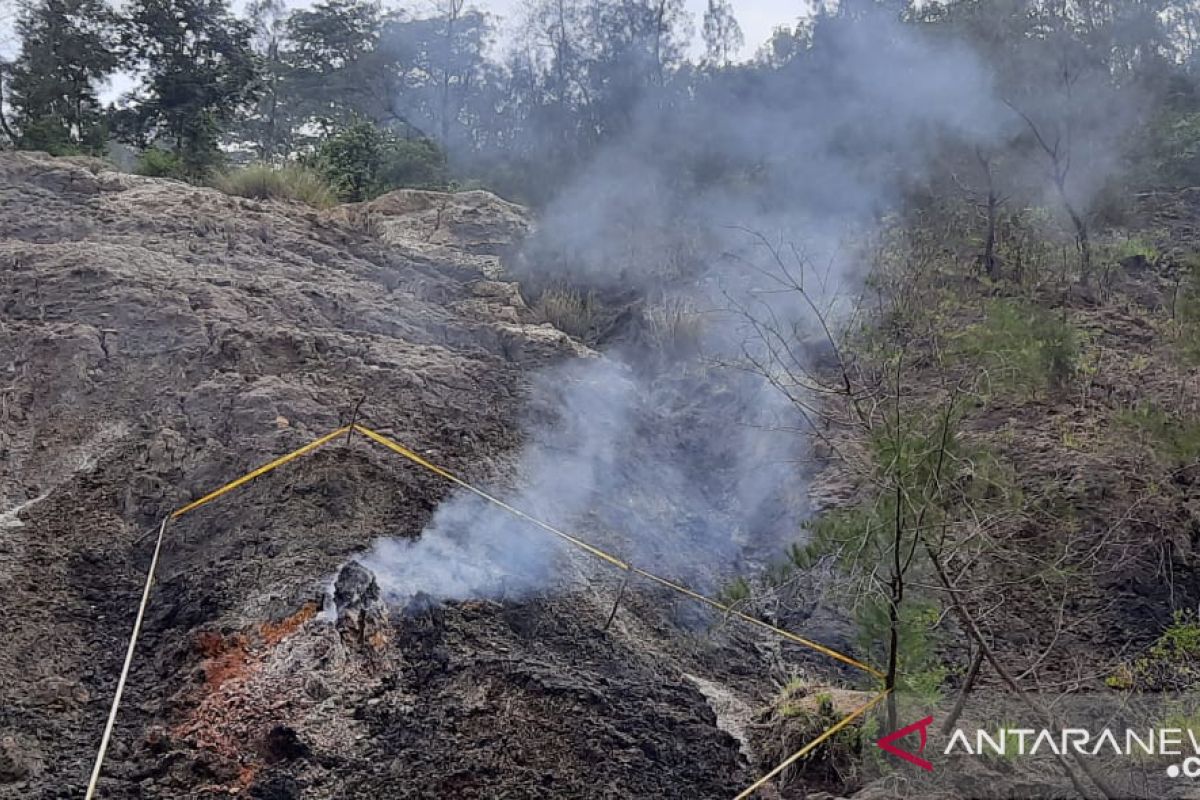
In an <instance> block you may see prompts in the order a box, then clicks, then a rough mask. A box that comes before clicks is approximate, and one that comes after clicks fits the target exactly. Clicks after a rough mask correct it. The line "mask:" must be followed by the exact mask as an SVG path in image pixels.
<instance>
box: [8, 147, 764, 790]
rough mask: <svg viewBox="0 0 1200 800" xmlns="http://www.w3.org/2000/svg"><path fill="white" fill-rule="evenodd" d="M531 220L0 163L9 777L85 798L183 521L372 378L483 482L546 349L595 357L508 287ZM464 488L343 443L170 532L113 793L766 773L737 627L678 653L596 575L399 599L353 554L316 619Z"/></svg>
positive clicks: (403, 432)
mask: <svg viewBox="0 0 1200 800" xmlns="http://www.w3.org/2000/svg"><path fill="white" fill-rule="evenodd" d="M527 224H528V221H527V219H526V216H525V214H524V212H523V211H522V210H521V209H520V208H518V207H515V206H511V205H509V204H507V203H503V202H502V201H499V200H498V199H497V198H495V197H492V196H490V195H487V194H485V193H468V194H466V195H463V196H452V195H432V194H429V193H397V194H394V195H389V196H385V197H384V198H381V199H380V200H378V201H375V202H374V203H372V204H369V205H368V206H360V207H350V208H342V209H338V210H335V211H332V212H328V213H322V212H315V211H312V210H308V209H306V208H303V207H299V206H290V205H285V204H277V203H260V202H254V201H249V200H243V199H238V198H233V197H229V196H226V195H224V194H221V193H219V192H216V191H214V190H209V189H203V188H196V187H192V186H187V185H184V184H180V183H175V182H171V181H163V180H154V179H147V178H139V177H134V176H130V175H125V174H118V173H116V172H112V171H107V170H106V168H104V166H103V165H101V164H99V163H92V162H86V161H74V160H65V159H50V158H47V157H44V156H37V155H30V154H4V155H3V156H0V373H2V375H0V591H2V592H3V596H4V597H5V599H6V601H7V604H8V612H7V614H6V615H5V616H6V619H7V623H6V625H5V627H4V633H5V635H4V636H3V638H2V640H0V797H4V798H39V797H40V798H50V797H64V798H65V797H79V796H81V794H82V789H83V785H84V783H85V782H86V779H87V776H88V772H89V770H90V766H91V759H92V758H93V756H94V752H95V747H96V745H97V743H98V741H99V738H100V734H101V731H102V729H103V722H104V718H105V714H106V712H107V708H108V703H109V701H110V698H111V696H112V692H113V690H114V686H115V681H116V677H117V674H118V671H119V668H120V664H121V660H122V657H123V654H124V648H125V643H126V641H127V636H128V632H129V629H130V627H131V624H132V620H133V616H134V612H135V608H136V605H137V600H138V597H139V595H140V592H141V586H142V581H143V578H144V575H145V570H146V568H147V565H148V563H149V557H150V553H151V549H152V546H153V537H152V536H147V535H146V531H147V529H149V528H151V527H152V526H154V525H155V523H156V521H157V520H159V519H160V518H161V517H162V516H163V515H164V514H165V513H167V512H169V511H170V510H172V509H173V508H176V507H178V506H180V505H181V504H183V503H184V502H186V501H188V500H189V499H191V498H194V497H196V496H199V495H200V494H202V493H203V492H204V491H206V490H209V489H211V488H213V487H216V486H219V485H220V484H222V483H224V482H225V481H227V480H229V479H231V478H232V477H234V476H236V475H239V474H241V473H243V472H245V471H246V470H247V469H249V468H251V467H252V466H254V465H257V464H259V463H262V462H264V461H266V460H269V459H270V458H271V457H273V456H275V455H278V454H281V453H284V452H287V451H289V450H291V449H293V448H295V447H297V446H299V445H300V444H302V443H304V442H306V441H308V440H310V439H312V438H314V437H316V436H317V435H319V434H321V433H323V432H325V431H328V430H330V429H333V428H335V427H337V426H338V425H339V423H344V422H345V421H346V420H347V418H348V417H349V415H350V413H351V409H352V407H353V406H354V404H355V402H356V401H357V399H358V398H360V397H365V398H366V400H365V403H364V404H363V406H362V414H363V418H364V419H365V421H366V422H367V423H368V424H371V425H373V426H375V427H376V428H378V429H380V430H382V431H384V432H390V433H392V434H394V435H396V436H397V437H399V438H401V439H402V440H404V441H406V442H409V443H411V444H413V445H414V446H416V447H419V448H421V449H422V450H423V451H426V452H430V453H433V454H435V455H436V457H437V458H438V459H439V460H440V461H441V462H442V463H444V464H445V465H446V466H448V467H449V468H451V469H454V470H456V471H458V472H460V473H462V474H464V475H467V476H471V477H474V478H479V479H483V480H494V479H496V478H497V472H498V470H497V464H499V463H501V462H502V461H503V460H504V459H505V458H506V457H507V456H508V454H510V453H512V451H513V448H514V446H515V445H517V444H518V440H519V429H520V428H519V425H517V424H516V420H517V417H518V416H519V408H520V405H521V399H522V398H523V396H524V393H525V392H526V378H527V376H528V375H529V373H530V372H531V370H533V369H534V368H536V367H539V366H541V365H544V364H548V363H552V362H554V361H556V360H561V359H564V358H567V357H570V356H573V355H578V354H580V353H583V352H584V351H583V348H582V346H580V345H578V344H577V343H575V342H573V341H572V340H571V339H569V338H568V337H567V336H565V335H564V334H562V333H560V332H559V331H557V330H555V329H553V328H551V327H549V326H548V325H544V324H536V323H535V322H534V321H533V318H532V315H531V313H530V312H529V311H528V309H527V308H526V307H525V306H524V303H523V302H522V301H521V297H520V294H519V293H518V292H517V291H516V287H515V285H513V284H508V283H504V282H501V281H498V280H496V279H495V278H496V276H497V274H498V272H497V268H498V265H499V263H500V258H501V257H502V255H503V253H504V252H505V249H506V248H507V247H509V246H511V245H512V244H513V242H514V241H515V239H516V238H518V237H519V236H520V235H521V233H522V232H523V230H524V228H525V227H526V226H527ZM446 492H447V487H446V486H445V485H443V484H442V483H440V482H439V481H438V480H437V479H436V478H434V477H433V476H430V475H427V474H422V473H419V472H417V471H415V470H414V469H412V468H411V467H410V466H408V465H406V464H404V463H401V462H399V460H398V459H396V458H394V457H393V456H390V455H389V454H387V453H386V452H382V451H380V450H379V449H378V448H371V447H369V446H367V444H366V443H364V442H362V441H355V442H350V443H349V444H348V445H342V444H339V445H336V446H333V447H329V448H326V449H325V450H323V451H320V452H318V453H317V454H315V455H313V456H311V457H309V458H306V459H304V460H303V461H301V462H298V463H296V464H294V465H292V466H290V467H289V468H287V469H286V470H281V471H279V472H277V473H274V474H273V475H271V476H270V477H267V478H264V479H261V480H259V481H257V482H255V483H253V484H252V485H250V486H248V487H247V488H245V489H243V490H242V491H240V492H238V493H237V494H236V496H231V497H229V498H227V499H225V500H222V501H221V502H219V503H216V504H213V505H212V506H210V507H208V508H206V509H205V510H204V511H203V512H201V513H197V514H194V515H190V516H188V517H186V518H184V519H183V520H182V521H181V522H180V524H178V525H176V526H173V527H172V528H171V529H170V532H169V535H168V539H167V543H166V545H165V549H164V555H163V560H162V563H161V564H160V565H159V580H158V583H157V585H156V588H155V591H154V594H153V596H152V598H151V603H150V607H149V611H148V616H147V621H146V625H145V628H144V630H143V635H142V639H141V643H140V647H139V651H138V654H137V657H136V659H135V661H134V667H133V671H132V674H131V679H130V684H129V687H128V690H127V693H126V697H125V703H124V706H123V709H122V713H121V716H120V718H119V722H118V726H117V730H116V733H115V736H114V743H113V746H112V748H111V749H110V751H109V756H108V761H107V764H106V768H105V772H104V779H103V781H102V784H101V787H102V791H101V794H102V796H104V797H113V798H117V797H127V798H134V797H137V798H157V797H185V796H186V797H201V796H203V797H208V796H232V795H240V796H251V797H260V798H275V799H276V800H278V799H280V798H298V797H305V798H333V797H366V796H380V797H397V798H399V797H435V796H436V797H455V798H466V797H504V796H510V797H566V796H570V797H609V796H693V797H726V796H731V795H732V794H733V793H735V792H736V790H737V789H738V788H739V787H741V786H744V785H745V784H746V783H748V782H749V780H751V779H752V778H753V773H754V771H755V769H756V768H757V767H754V766H751V765H750V762H749V761H748V760H747V758H746V753H745V752H744V748H745V742H744V741H743V742H739V741H738V740H737V739H736V738H735V737H734V736H731V735H730V733H729V732H728V731H730V730H732V731H734V732H735V733H736V732H737V727H736V725H735V724H733V723H731V722H730V719H731V717H730V715H729V713H728V712H729V709H730V708H731V707H732V708H736V707H737V702H738V701H737V700H736V698H733V697H731V696H729V695H728V694H727V693H725V692H724V691H723V690H722V689H721V688H720V684H721V683H722V682H723V681H725V680H726V679H730V680H732V678H730V676H734V677H736V676H738V675H739V674H740V676H741V677H740V678H739V680H740V681H741V683H742V684H743V687H742V688H743V690H744V691H746V692H753V691H755V690H754V689H753V681H751V680H750V679H748V678H747V677H746V676H747V675H752V674H757V673H756V670H754V669H751V668H750V667H749V666H747V662H748V660H750V659H752V658H755V657H756V656H754V655H743V654H744V653H746V652H747V651H748V650H749V651H751V652H752V651H753V648H752V647H750V643H748V642H746V641H742V640H740V639H738V638H737V637H739V636H740V634H736V633H733V632H731V633H728V634H725V635H722V636H718V637H715V638H709V639H706V640H705V643H704V644H702V645H701V644H698V643H697V644H694V645H693V644H688V643H687V642H686V641H685V642H683V643H680V641H679V640H678V639H677V638H674V637H671V636H668V635H666V633H665V632H664V629H663V628H662V627H661V626H662V625H666V624H667V623H666V622H663V621H662V620H660V619H659V618H658V617H657V616H655V615H654V614H652V613H650V612H647V613H645V614H642V615H639V616H636V617H633V616H631V617H629V618H628V619H626V618H624V617H619V618H618V621H617V624H616V625H614V626H613V627H612V628H611V630H608V631H605V630H602V625H603V623H604V619H605V616H606V613H607V606H608V603H610V602H611V594H610V595H605V596H603V597H602V596H601V595H599V594H597V595H593V594H591V593H580V592H574V593H567V594H564V595H560V596H556V597H555V598H553V599H542V600H535V601H528V602H524V603H507V604H497V603H464V604H451V605H449V606H447V607H444V608H442V609H439V610H426V611H423V612H421V613H419V614H410V615H407V616H400V615H394V616H392V617H391V618H389V614H388V612H387V611H386V610H384V609H382V608H381V607H380V606H379V604H378V599H377V597H376V596H375V590H374V587H373V586H372V585H371V582H370V577H369V576H357V577H358V578H361V581H360V582H358V583H356V582H355V580H356V576H355V575H354V574H349V575H348V577H346V579H345V580H344V581H343V582H342V584H339V586H338V587H337V593H338V596H339V598H340V602H341V604H342V606H343V607H342V608H341V609H340V611H341V613H340V619H339V620H338V621H337V623H336V624H331V623H330V621H328V620H326V619H323V618H321V617H320V616H319V615H318V614H317V611H318V606H319V603H320V600H321V598H322V596H323V594H324V592H325V591H326V588H327V586H328V583H329V581H330V580H331V578H332V576H333V575H335V574H336V571H337V569H338V567H339V566H340V565H342V564H344V563H346V562H347V560H348V559H349V558H350V557H351V556H352V555H353V554H354V553H356V552H358V551H360V550H362V549H363V548H365V547H366V546H367V545H368V544H369V543H370V542H371V541H372V540H373V539H375V538H377V537H379V536H381V535H400V536H415V535H417V534H418V533H419V532H420V530H421V528H422V526H423V525H424V523H425V521H426V520H427V519H428V517H429V515H430V513H431V511H432V509H433V508H434V506H435V505H436V504H437V502H438V501H439V499H441V498H442V497H443V496H444V495H445V494H446ZM352 572H353V571H351V573H352ZM343 584H344V585H343ZM631 604H632V605H633V606H635V607H636V606H638V605H643V606H646V607H647V608H649V607H651V606H653V605H654V604H653V603H650V602H647V599H646V597H645V596H643V595H641V594H635V596H634V597H633V598H632V600H631ZM648 643H654V644H648ZM685 657H686V658H687V659H691V662H690V663H693V664H694V671H695V674H694V675H691V677H692V678H693V679H692V680H688V679H686V678H685V677H684V672H683V669H682V667H680V666H679V664H682V663H683V661H676V660H672V659H684V658H685ZM689 674H690V673H689ZM702 674H707V675H708V677H707V678H702V677H700V676H701V675H702ZM714 709H718V710H720V711H721V713H722V715H723V716H722V717H721V718H720V719H719V718H718V714H717V712H716V711H714ZM733 716H735V717H736V714H734V715H733Z"/></svg>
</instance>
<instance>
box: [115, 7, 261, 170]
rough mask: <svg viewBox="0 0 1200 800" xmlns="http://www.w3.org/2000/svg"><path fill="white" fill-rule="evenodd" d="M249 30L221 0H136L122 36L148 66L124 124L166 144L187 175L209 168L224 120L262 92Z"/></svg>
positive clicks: (142, 139) (131, 53)
mask: <svg viewBox="0 0 1200 800" xmlns="http://www.w3.org/2000/svg"><path fill="white" fill-rule="evenodd" d="M250 34H251V31H250V26H249V25H248V24H247V23H246V22H244V21H242V20H239V19H236V18H234V17H233V15H232V14H231V13H230V11H229V7H228V6H227V5H226V4H225V3H224V2H223V0H136V2H135V3H134V5H133V6H132V8H131V9H130V15H129V18H128V19H127V20H126V22H125V27H124V33H123V39H124V47H125V52H126V54H127V56H128V57H129V58H131V59H134V60H135V61H136V62H137V63H138V64H140V65H142V66H143V67H144V68H145V73H144V75H143V77H142V83H141V86H140V87H139V88H138V89H137V90H136V91H135V92H134V93H133V94H132V96H131V97H130V98H129V99H130V106H129V109H128V110H127V113H126V114H125V115H123V118H122V121H123V122H124V127H125V129H126V132H127V133H129V134H131V135H132V138H133V139H134V140H135V141H136V142H138V143H139V144H141V145H143V146H144V145H148V144H152V143H162V144H163V145H165V146H166V147H167V148H169V149H170V150H171V151H172V152H173V153H174V154H175V155H176V156H177V157H178V158H179V160H180V162H181V163H182V165H183V168H184V170H185V172H186V173H188V174H189V175H192V176H201V175H204V174H206V173H207V172H208V171H210V170H211V169H212V168H213V166H214V165H216V164H217V163H219V161H220V151H219V149H218V138H219V135H220V132H221V126H222V125H223V124H225V123H228V122H230V121H232V120H233V119H235V118H236V117H237V116H238V115H239V114H240V113H241V112H242V111H243V110H244V109H245V108H246V107H247V106H248V104H250V103H251V102H253V101H254V99H255V98H256V97H257V95H258V92H259V84H258V77H259V76H258V60H257V58H256V57H255V56H254V53H253V52H252V50H251V48H250Z"/></svg>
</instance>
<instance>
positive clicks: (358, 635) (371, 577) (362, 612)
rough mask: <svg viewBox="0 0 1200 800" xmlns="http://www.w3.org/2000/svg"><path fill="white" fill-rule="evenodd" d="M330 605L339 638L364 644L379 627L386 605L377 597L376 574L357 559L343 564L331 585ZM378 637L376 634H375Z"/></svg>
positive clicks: (384, 618) (385, 617)
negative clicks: (331, 601)
mask: <svg viewBox="0 0 1200 800" xmlns="http://www.w3.org/2000/svg"><path fill="white" fill-rule="evenodd" d="M333 605H334V608H335V609H336V610H337V628H338V631H339V632H340V633H341V635H342V640H343V641H345V642H347V643H353V644H358V645H363V644H366V643H367V642H368V640H370V639H371V638H372V635H373V634H376V633H378V632H380V631H381V629H382V627H383V625H384V623H386V621H387V608H386V607H385V606H384V604H383V600H382V599H381V597H380V592H379V583H378V582H377V581H376V580H375V574H374V573H373V572H371V570H369V569H367V568H366V567H364V566H363V565H362V564H360V563H358V562H357V561H351V562H350V563H348V564H346V566H344V567H342V571H341V572H339V573H338V577H337V581H336V582H335V583H334V585H333ZM376 640H377V641H378V637H376Z"/></svg>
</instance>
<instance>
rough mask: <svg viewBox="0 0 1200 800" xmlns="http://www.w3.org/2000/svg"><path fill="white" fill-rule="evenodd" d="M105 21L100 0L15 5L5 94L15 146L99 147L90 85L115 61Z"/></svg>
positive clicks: (100, 130)
mask: <svg viewBox="0 0 1200 800" xmlns="http://www.w3.org/2000/svg"><path fill="white" fill-rule="evenodd" d="M113 21H114V20H113V16H112V14H111V13H110V12H109V10H108V8H107V6H106V5H105V4H104V3H103V2H101V0H39V2H35V3H30V4H29V5H26V6H25V7H24V8H23V9H22V11H21V14H20V16H19V17H18V20H17V31H18V33H19V34H20V37H21V51H20V54H19V55H18V56H17V58H16V61H15V62H14V63H13V65H12V67H11V77H10V80H9V87H8V93H7V97H6V99H7V101H8V103H9V105H10V106H11V108H12V111H13V114H12V122H13V124H14V125H15V128H16V133H15V134H14V136H15V138H16V139H17V145H18V146H19V147H22V148H25V149H29V150H46V151H48V152H50V153H54V154H56V155H62V154H68V153H100V152H102V151H103V150H104V147H105V123H104V116H103V114H102V112H101V108H100V103H99V101H98V100H97V98H96V86H97V84H98V83H99V82H100V81H102V80H103V79H104V78H105V77H107V76H108V75H109V73H111V72H112V71H113V70H114V69H115V68H116V66H117V59H116V56H115V55H114V53H113V44H114V41H113V39H114V31H113Z"/></svg>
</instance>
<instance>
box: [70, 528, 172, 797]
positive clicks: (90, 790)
mask: <svg viewBox="0 0 1200 800" xmlns="http://www.w3.org/2000/svg"><path fill="white" fill-rule="evenodd" d="M168 521H170V517H163V521H162V524H161V525H159V526H158V539H156V540H155V542H154V555H153V556H151V557H150V569H149V571H148V572H147V573H146V584H145V586H143V587H142V602H141V603H140V604H139V605H138V610H137V617H136V618H135V619H134V621H133V633H131V634H130V635H129V647H128V649H126V651H125V664H124V665H123V666H122V667H121V677H120V678H119V679H118V680H117V691H116V694H114V695H113V701H112V707H111V708H109V711H108V721H107V722H105V723H104V735H103V736H101V737H100V749H99V750H98V751H97V752H96V763H95V764H94V765H93V766H92V777H91V779H90V780H88V785H87V793H86V794H85V795H84V800H92V797H93V796H94V795H95V794H96V787H97V786H98V785H99V784H100V768H101V767H102V766H104V754H105V753H106V752H108V741H109V739H110V738H112V732H113V725H114V724H115V723H116V721H117V709H118V708H120V707H121V696H122V695H123V694H125V681H127V680H128V679H129V666H130V665H131V664H132V663H133V651H134V649H136V647H137V640H138V634H139V633H141V630H142V618H143V617H145V616H146V605H147V604H148V603H149V602H150V587H151V586H153V585H154V571H155V568H156V567H157V566H158V554H159V552H160V551H161V550H162V543H163V534H165V533H166V532H167V522H168Z"/></svg>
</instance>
